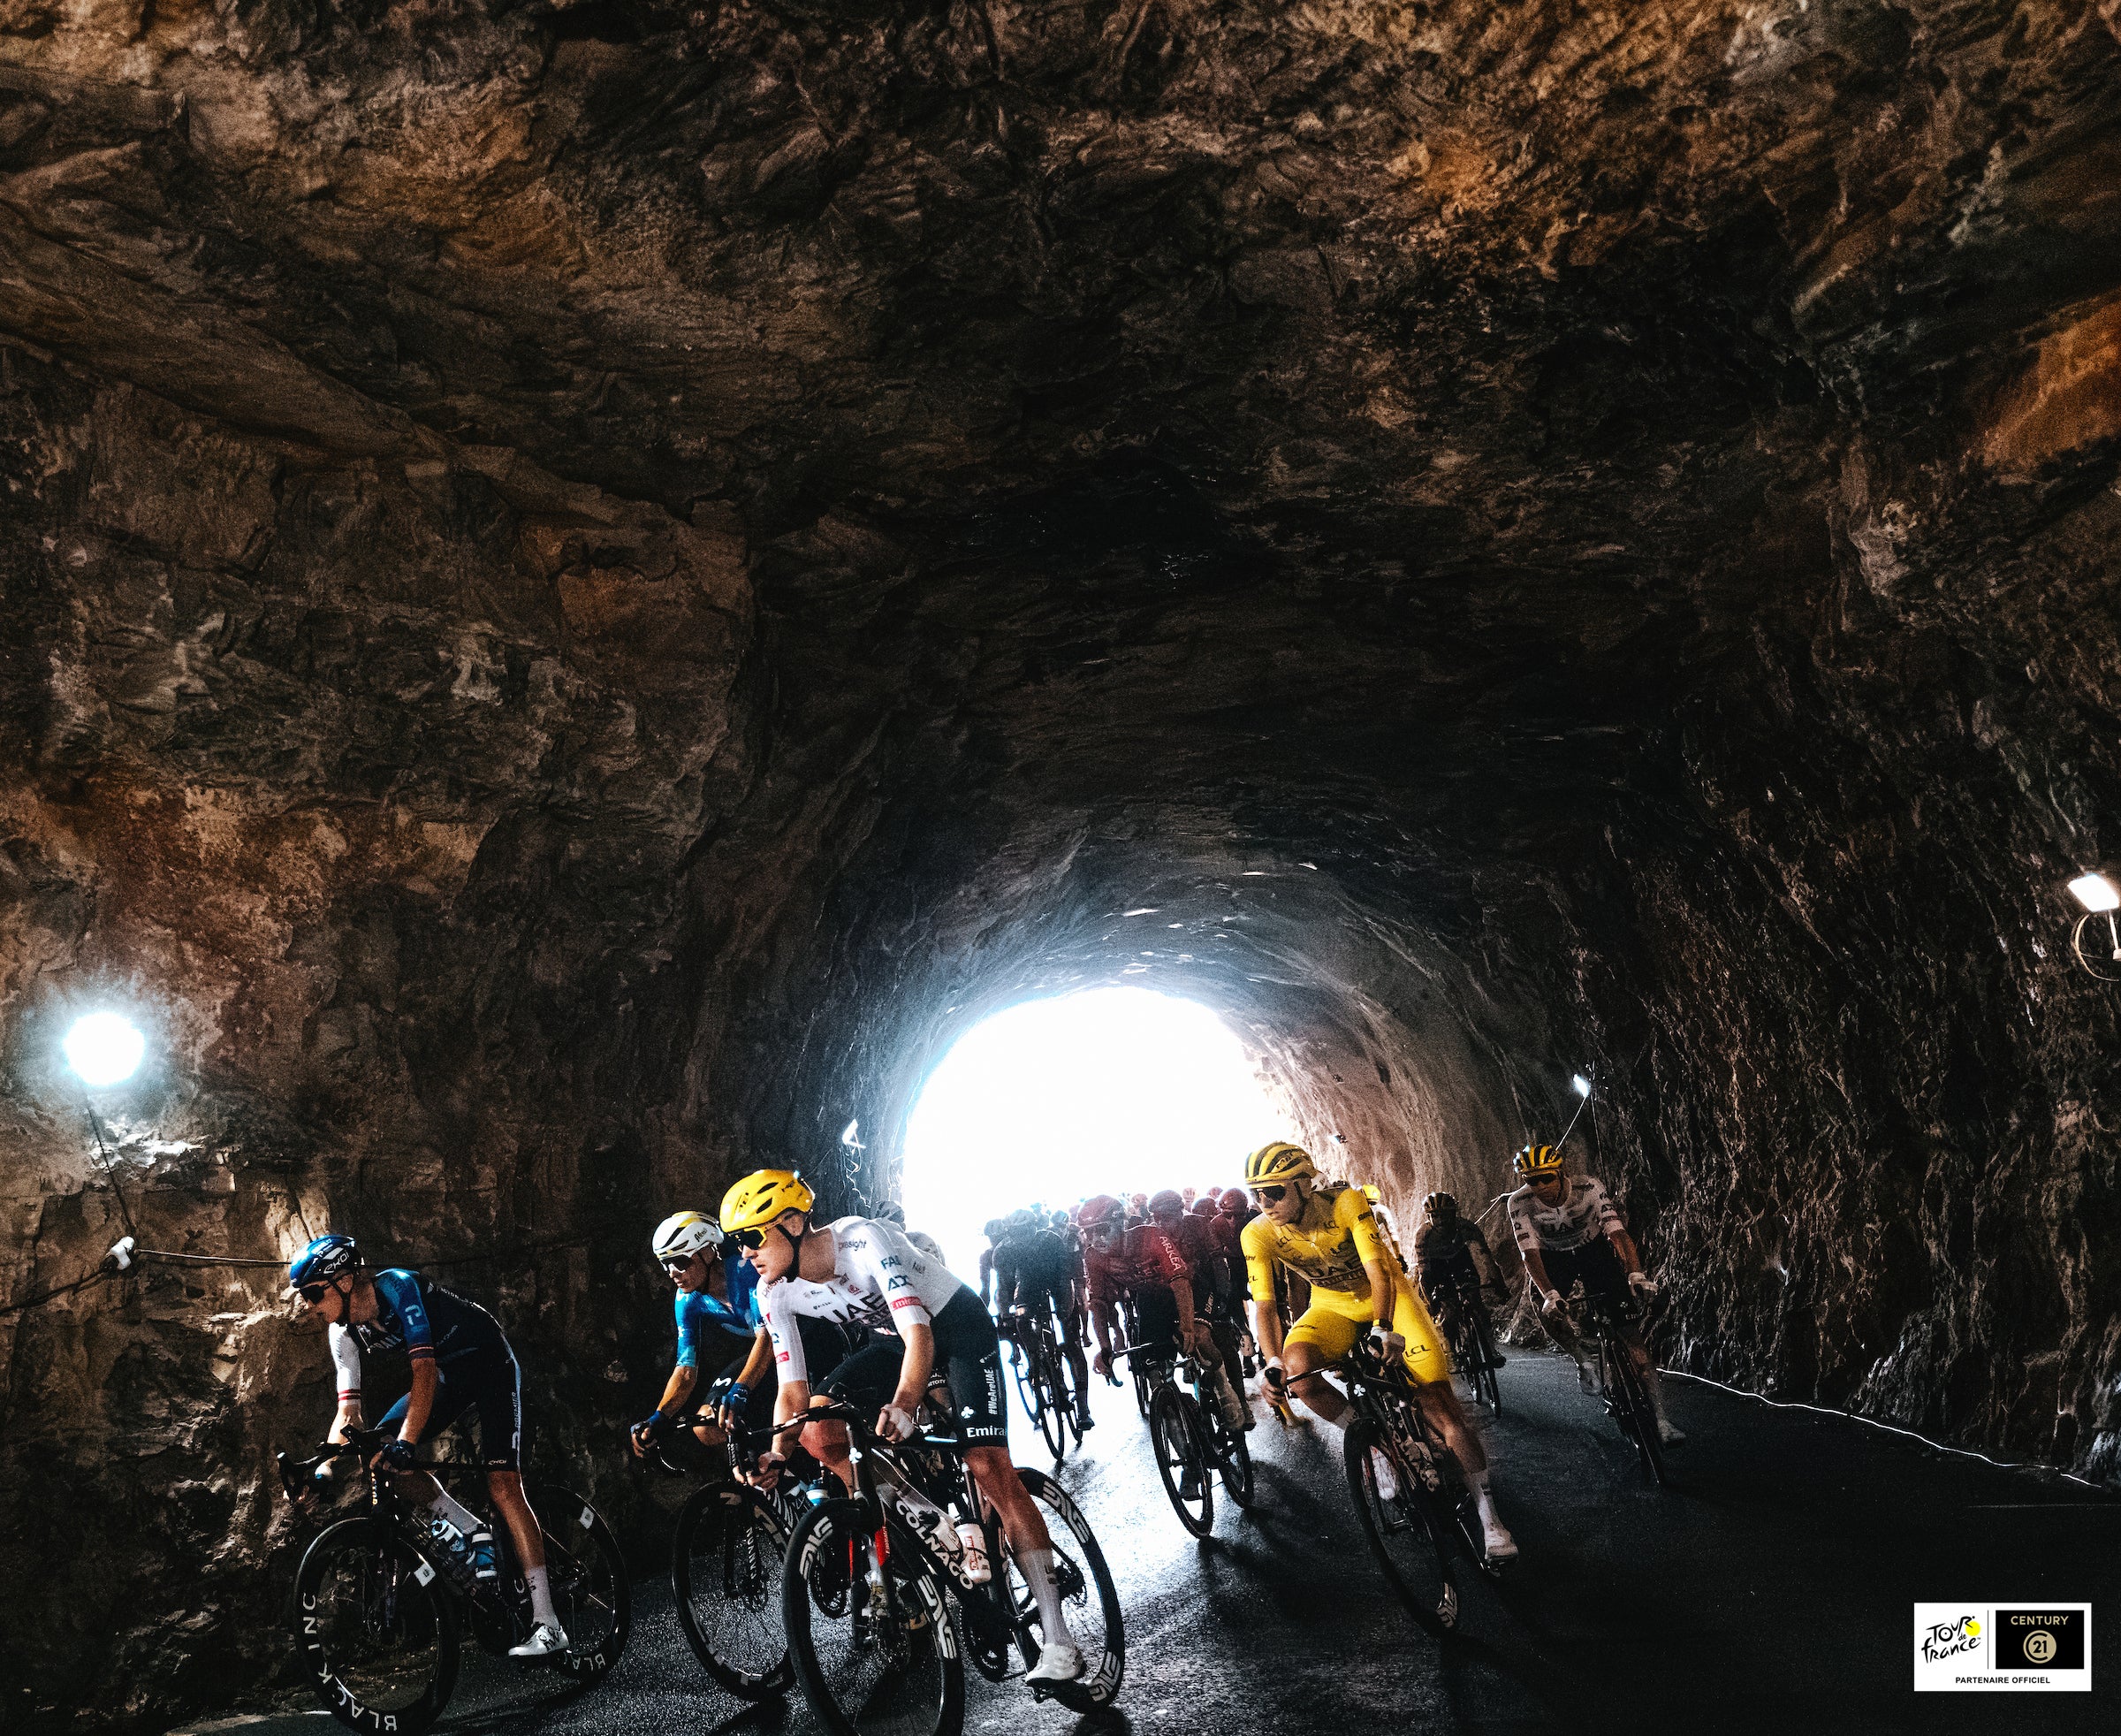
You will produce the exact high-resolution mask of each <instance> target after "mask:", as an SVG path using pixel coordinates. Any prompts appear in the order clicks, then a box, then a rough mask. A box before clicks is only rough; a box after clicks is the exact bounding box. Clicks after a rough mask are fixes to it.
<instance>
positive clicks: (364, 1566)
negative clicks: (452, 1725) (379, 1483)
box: [291, 1519, 458, 1736]
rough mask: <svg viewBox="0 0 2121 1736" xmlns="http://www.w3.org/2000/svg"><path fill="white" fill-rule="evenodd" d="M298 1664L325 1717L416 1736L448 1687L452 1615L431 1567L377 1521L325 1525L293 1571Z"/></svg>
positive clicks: (445, 1699) (453, 1670)
mask: <svg viewBox="0 0 2121 1736" xmlns="http://www.w3.org/2000/svg"><path fill="white" fill-rule="evenodd" d="M291 1615H292V1618H293V1627H294V1633H295V1643H296V1644H297V1645H298V1646H299V1647H300V1648H301V1653H302V1662H303V1665H304V1667H305V1668H306V1669H307V1670H308V1672H309V1679H310V1681H311V1682H312V1684H313V1685H314V1686H315V1689H316V1693H317V1697H318V1698H319V1699H321V1700H322V1701H323V1703H324V1705H325V1707H326V1708H327V1709H329V1710H330V1712H331V1715H332V1717H336V1718H337V1719H338V1721H339V1722H340V1723H341V1724H344V1725H349V1726H351V1727H352V1728H353V1729H355V1730H359V1731H361V1732H366V1736H374V1732H376V1731H379V1730H388V1731H395V1732H399V1736H419V1732H422V1731H423V1730H425V1729H427V1727H428V1726H429V1725H431V1724H433V1723H434V1721H435V1720H436V1719H437V1717H440V1716H441V1715H442V1709H443V1708H444V1707H445V1706H447V1705H448V1704H449V1696H450V1694H451V1693H452V1691H453V1690H454V1688H455V1687H456V1685H457V1646H458V1633H457V1611H456V1607H455V1605H454V1603H452V1601H451V1600H450V1598H449V1597H448V1596H447V1595H445V1592H444V1591H443V1588H442V1585H441V1582H440V1578H439V1576H438V1575H437V1572H436V1571H435V1569H434V1568H433V1567H432V1566H430V1565H429V1564H428V1562H427V1561H426V1560H425V1559H424V1558H422V1556H421V1555H420V1552H419V1551H418V1550H417V1549H414V1548H413V1546H412V1544H411V1543H410V1542H407V1540H406V1539H405V1538H404V1537H402V1536H400V1535H399V1534H397V1533H396V1532H395V1531H393V1530H392V1529H391V1528H390V1527H388V1526H387V1525H385V1524H384V1522H383V1521H382V1520H381V1519H341V1520H339V1522H338V1524H336V1525H332V1526H328V1527H325V1529H324V1530H323V1532H321V1533H319V1534H318V1535H317V1538H316V1540H315V1542H312V1543H311V1544H310V1545H309V1547H308V1549H306V1550H305V1551H304V1552H303V1555H302V1561H301V1565H300V1567H299V1568H297V1569H296V1570H295V1576H294V1597H293V1610H292V1611H291Z"/></svg>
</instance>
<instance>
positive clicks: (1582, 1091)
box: [1569, 1073, 1591, 1097]
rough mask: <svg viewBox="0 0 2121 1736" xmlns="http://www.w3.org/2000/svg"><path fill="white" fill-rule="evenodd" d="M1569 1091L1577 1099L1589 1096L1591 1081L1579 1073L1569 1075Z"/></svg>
mask: <svg viewBox="0 0 2121 1736" xmlns="http://www.w3.org/2000/svg"><path fill="white" fill-rule="evenodd" d="M1569 1089H1570V1090H1571V1091H1573V1092H1574V1093H1576V1094H1577V1096H1578V1097H1588V1096H1590V1094H1591V1081H1590V1080H1588V1079H1586V1078H1585V1077H1584V1076H1583V1075H1582V1074H1581V1073H1571V1074H1570V1076H1569Z"/></svg>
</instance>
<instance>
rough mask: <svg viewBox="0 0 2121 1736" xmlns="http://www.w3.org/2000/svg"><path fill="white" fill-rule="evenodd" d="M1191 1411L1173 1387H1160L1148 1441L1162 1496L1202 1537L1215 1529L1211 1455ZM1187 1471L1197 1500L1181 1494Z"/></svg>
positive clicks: (1212, 1461) (1151, 1419) (1183, 1395)
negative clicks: (1153, 1450)
mask: <svg viewBox="0 0 2121 1736" xmlns="http://www.w3.org/2000/svg"><path fill="white" fill-rule="evenodd" d="M1191 1412H1192V1404H1191V1401H1190V1399H1188V1398H1187V1397H1186V1395H1185V1394H1184V1393H1182V1392H1181V1391H1180V1390H1178V1389H1177V1388H1176V1387H1175V1386H1172V1385H1168V1384H1167V1385H1164V1386H1161V1387H1159V1388H1158V1389H1157V1392H1156V1397H1155V1399H1154V1400H1153V1401H1152V1404H1151V1405H1150V1407H1149V1438H1150V1441H1151V1443H1152V1445H1153V1447H1154V1449H1155V1452H1156V1470H1157V1474H1158V1475H1159V1476H1160V1477H1161V1478H1162V1479H1163V1480H1164V1493H1165V1494H1166V1495H1167V1496H1170V1498H1171V1507H1172V1511H1175V1513H1177V1515H1178V1520H1179V1523H1180V1524H1181V1525H1182V1526H1184V1527H1186V1529H1187V1530H1188V1531H1190V1532H1191V1533H1192V1534H1194V1535H1195V1536H1196V1537H1205V1536H1206V1535H1207V1534H1208V1533H1209V1532H1210V1531H1212V1530H1213V1529H1214V1527H1215V1465H1214V1456H1213V1454H1212V1453H1211V1452H1210V1451H1209V1450H1208V1443H1207V1441H1206V1439H1205V1435H1204V1434H1203V1432H1202V1430H1201V1428H1200V1426H1199V1424H1198V1422H1197V1420H1196V1419H1195V1417H1194V1416H1193V1415H1192V1414H1191ZM1189 1470H1190V1471H1191V1472H1192V1473H1193V1476H1194V1479H1195V1481H1196V1482H1197V1486H1198V1488H1199V1490H1200V1494H1199V1496H1198V1497H1197V1499H1194V1500H1191V1501H1189V1500H1188V1499H1187V1497H1186V1496H1185V1494H1184V1493H1183V1489H1184V1481H1185V1473H1186V1472H1187V1471H1189Z"/></svg>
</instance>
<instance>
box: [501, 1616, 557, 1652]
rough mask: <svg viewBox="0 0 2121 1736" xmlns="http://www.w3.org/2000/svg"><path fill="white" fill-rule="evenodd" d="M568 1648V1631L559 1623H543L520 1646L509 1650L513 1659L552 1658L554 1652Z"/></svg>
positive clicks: (532, 1630) (533, 1629) (531, 1631)
mask: <svg viewBox="0 0 2121 1736" xmlns="http://www.w3.org/2000/svg"><path fill="white" fill-rule="evenodd" d="M566 1648H567V1630H566V1628H564V1627H562V1626H559V1623H558V1622H551V1621H541V1622H540V1623H538V1625H537V1626H536V1627H534V1628H532V1629H531V1630H530V1637H529V1638H528V1640H526V1641H523V1643H522V1644H521V1645H520V1646H511V1647H509V1648H508V1656H511V1657H551V1656H552V1654H553V1653H554V1652H564V1651H565V1650H566Z"/></svg>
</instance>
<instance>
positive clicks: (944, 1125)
mask: <svg viewBox="0 0 2121 1736" xmlns="http://www.w3.org/2000/svg"><path fill="white" fill-rule="evenodd" d="M1287 1137H1289V1116H1288V1115H1287V1113H1286V1112H1285V1111H1284V1110H1283V1109H1281V1108H1278V1107H1277V1106H1276V1105H1275V1103H1274V1101H1273V1099H1272V1098H1271V1097H1270V1096H1269V1095H1268V1093H1267V1092H1266V1089H1265V1087H1263V1086H1262V1085H1261V1084H1260V1082H1259V1079H1258V1076H1257V1075H1256V1074H1255V1073H1254V1072H1253V1070H1252V1064H1251V1061H1250V1060H1249V1059H1248V1058H1247V1057H1246V1055H1245V1052H1244V1048H1243V1045H1242V1044H1240V1043H1239V1042H1238V1040H1237V1039H1236V1037H1235V1035H1233V1034H1232V1032H1230V1030H1229V1028H1228V1026H1226V1025H1225V1024H1223V1023H1222V1021H1221V1020H1220V1018H1218V1017H1217V1016H1215V1015H1214V1014H1213V1012H1211V1011H1209V1010H1208V1009H1207V1008H1205V1007H1203V1006H1201V1005H1200V1004H1199V1003H1198V1002H1197V1001H1181V1000H1177V999H1175V998H1174V997H1172V996H1170V995H1167V994H1151V993H1150V992H1149V991H1147V990H1146V989H1138V988H1101V989H1086V990H1084V991H1083V992H1082V993H1080V994H1068V995H1062V996H1060V997H1058V998H1056V999H1053V1000H1050V1001H1026V1002H1024V1003H1023V1004H1022V1005H1021V1006H1015V1007H1011V1008H1008V1009H1007V1010H1005V1011H1003V1012H1000V1013H997V1014H995V1015H994V1016H993V1017H992V1018H990V1019H987V1020H985V1021H984V1023H982V1024H977V1025H975V1026H974V1027H973V1028H972V1029H971V1030H970V1031H969V1032H966V1033H965V1034H964V1036H962V1037H961V1038H960V1039H958V1040H957V1042H956V1044H955V1045H954V1047H952V1048H951V1050H950V1053H949V1054H948V1055H945V1056H944V1057H943V1061H942V1064H941V1065H940V1066H939V1067H938V1068H937V1069H936V1070H935V1071H934V1072H933V1073H931V1074H930V1075H929V1077H928V1082H927V1084H926V1085H924V1086H923V1087H922V1090H921V1095H920V1100H919V1101H918V1102H916V1104H915V1105H914V1109H913V1114H912V1115H911V1116H910V1117H909V1119H908V1123H907V1128H906V1147H905V1150H906V1156H905V1171H904V1199H905V1206H906V1222H907V1223H908V1225H909V1226H910V1227H912V1228H913V1229H916V1230H927V1231H928V1232H929V1234H931V1236H933V1237H935V1238H936V1239H937V1240H938V1241H939V1242H940V1243H941V1244H942V1245H943V1253H944V1257H945V1258H946V1260H948V1261H949V1263H950V1266H951V1268H952V1269H953V1270H954V1271H955V1272H956V1273H957V1274H958V1275H960V1276H962V1277H965V1278H968V1279H973V1280H974V1281H977V1280H976V1274H977V1271H978V1268H979V1252H980V1250H981V1249H982V1248H984V1246H985V1245H986V1239H985V1237H984V1236H983V1235H982V1234H981V1230H980V1226H981V1225H982V1224H984V1222H986V1221H987V1220H988V1219H989V1218H992V1217H999V1216H1000V1215H1002V1214H1005V1213H1007V1212H1009V1211H1013V1210H1014V1209H1015V1207H1019V1206H1029V1205H1030V1204H1032V1203H1033V1202H1038V1203H1042V1204H1043V1205H1044V1206H1045V1207H1046V1209H1047V1210H1048V1211H1054V1210H1060V1209H1064V1208H1070V1207H1074V1206H1075V1205H1076V1202H1077V1201H1078V1200H1080V1199H1083V1198H1085V1197H1086V1196H1088V1195H1090V1194H1093V1193H1116V1194H1127V1193H1137V1192H1155V1191H1156V1190H1157V1189H1158V1188H1160V1187H1175V1188H1187V1187H1194V1188H1208V1187H1215V1188H1224V1187H1237V1186H1241V1185H1243V1181H1244V1158H1245V1154H1246V1153H1248V1152H1250V1151H1251V1150H1253V1149H1254V1148H1255V1147H1257V1146H1262V1145H1264V1144H1266V1141H1267V1140H1269V1139H1273V1138H1287Z"/></svg>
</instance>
